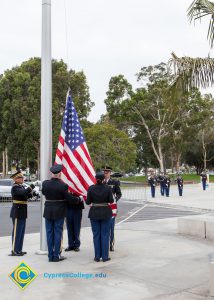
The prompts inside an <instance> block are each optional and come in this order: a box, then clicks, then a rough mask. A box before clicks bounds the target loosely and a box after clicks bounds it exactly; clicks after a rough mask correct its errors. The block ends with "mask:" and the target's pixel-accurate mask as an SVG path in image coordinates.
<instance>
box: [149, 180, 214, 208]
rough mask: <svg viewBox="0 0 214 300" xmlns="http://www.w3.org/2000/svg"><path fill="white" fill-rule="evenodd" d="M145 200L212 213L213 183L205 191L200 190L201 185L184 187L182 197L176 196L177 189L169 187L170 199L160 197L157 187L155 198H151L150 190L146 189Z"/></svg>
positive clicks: (213, 201)
mask: <svg viewBox="0 0 214 300" xmlns="http://www.w3.org/2000/svg"><path fill="white" fill-rule="evenodd" d="M147 200H148V201H149V202H152V203H157V204H161V205H166V204H169V205H173V206H182V207H186V208H193V209H194V208H195V209H203V210H208V211H212V210H213V211H214V183H211V184H209V186H208V188H207V190H205V191H203V190H202V186H201V184H187V185H184V189H183V196H182V197H180V196H179V195H178V188H177V186H175V185H172V186H171V187H170V197H165V196H161V195H160V191H159V186H157V187H156V197H155V198H151V196H150V189H149V188H147Z"/></svg>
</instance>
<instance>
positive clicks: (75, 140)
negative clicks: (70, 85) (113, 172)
mask: <svg viewBox="0 0 214 300" xmlns="http://www.w3.org/2000/svg"><path fill="white" fill-rule="evenodd" d="M55 163H57V164H61V165H62V166H63V168H62V175H61V179H62V180H63V181H64V182H65V183H67V185H68V186H69V190H70V191H71V192H73V193H75V194H76V195H77V196H80V195H81V196H84V198H85V197H86V195H87V190H88V188H89V186H91V185H92V184H94V183H95V182H96V180H95V171H94V167H93V164H92V161H91V157H90V154H89V152H88V148H87V145H86V142H85V138H84V135H83V131H82V128H81V125H80V122H79V118H78V115H77V112H76V109H75V107H74V103H73V101H72V97H71V94H70V92H68V94H67V98H66V107H65V111H64V116H63V122H62V129H61V133H60V136H59V143H58V148H57V151H56V159H55Z"/></svg>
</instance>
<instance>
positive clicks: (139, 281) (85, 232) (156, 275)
mask: <svg viewBox="0 0 214 300" xmlns="http://www.w3.org/2000/svg"><path fill="white" fill-rule="evenodd" d="M188 189H189V190H188ZM191 191H192V193H193V195H192V193H191ZM175 192H176V190H175ZM173 193H174V192H173V191H172V195H173ZM187 193H188V194H189V195H188V196H187ZM185 194H186V196H185V197H183V198H182V199H181V198H178V199H176V196H174V197H173V196H171V197H170V198H168V199H167V198H164V200H163V198H160V199H158V197H157V198H155V201H156V203H159V202H160V201H162V202H163V201H165V203H166V204H168V205H172V204H173V205H174V204H175V205H176V206H177V205H178V204H179V202H178V201H180V202H181V201H182V206H183V205H185V206H186V207H188V205H189V206H190V207H192V206H193V207H197V208H199V209H200V208H205V209H212V201H213V203H214V196H213V195H214V194H213V187H211V188H210V190H209V191H206V192H205V193H204V194H203V193H202V195H203V197H202V196H201V192H200V191H199V189H198V191H197V192H196V193H195V186H194V189H191V187H186V188H185ZM199 194H200V195H199ZM194 195H198V198H197V199H196V202H197V205H196V204H195V202H194ZM212 197H213V200H212ZM162 202H160V203H162ZM200 203H201V204H200ZM205 204H206V205H205ZM28 222H30V220H28ZM64 236H65V242H64V245H65V246H66V245H67V243H66V232H65V233H64ZM81 240H82V245H81V251H80V252H78V253H75V252H68V253H66V254H65V256H67V258H68V259H67V260H65V261H63V262H59V263H49V262H48V260H47V256H38V255H36V254H35V251H36V250H37V249H38V247H39V234H29V235H26V237H25V242H24V246H25V247H24V250H26V251H27V252H28V254H27V255H26V256H23V257H21V258H19V257H9V256H8V253H9V252H10V249H11V238H10V237H3V238H0V297H1V299H2V300H7V299H8V300H10V299H11V300H12V299H16V298H19V299H24V300H25V299H26V300H27V299H28V300H29V299H37V300H38V299H47V300H49V299H52V300H55V299H56V300H58V299H59V300H60V299H61V300H62V299H73V300H79V299H83V300H92V299H93V300H94V299H95V298H96V299H101V300H106V299H112V300H114V299H123V300H142V299H178V300H182V299H184V300H191V299H213V298H212V297H209V274H210V273H209V260H208V255H209V254H210V253H212V252H214V242H213V241H209V240H205V239H203V240H202V239H197V238H191V237H185V236H182V235H179V234H178V233H177V218H168V219H162V220H152V221H139V222H124V223H121V224H119V225H118V226H117V228H116V251H115V252H112V253H110V256H111V258H112V260H111V261H109V262H105V263H103V262H99V263H95V262H94V261H93V257H94V253H93V242H92V234H91V229H90V228H83V229H82V233H81ZM22 260H23V261H24V262H25V263H27V264H28V265H29V266H30V267H32V269H33V270H34V271H36V272H37V273H38V277H37V278H36V279H35V280H34V281H33V282H32V283H31V284H30V285H29V286H28V287H27V288H26V289H25V290H24V291H22V290H20V289H19V288H18V287H17V286H16V285H15V284H14V282H12V280H11V279H10V278H9V277H8V274H9V273H10V272H12V271H13V269H14V268H15V267H16V266H17V265H18V264H19V263H20V262H21V261H22ZM55 273H66V274H67V275H68V274H69V273H73V275H72V274H70V276H75V275H74V273H76V276H79V277H80V275H81V274H85V273H90V274H91V273H92V274H95V273H97V274H98V276H105V274H106V276H107V277H103V278H100V277H98V278H90V279H85V278H55V279H48V278H46V276H54V275H55ZM51 274H54V275H51ZM55 276H56V275H55ZM58 276H59V275H58ZM64 276H65V275H64ZM81 276H83V275H81Z"/></svg>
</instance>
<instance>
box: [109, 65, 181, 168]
mask: <svg viewBox="0 0 214 300" xmlns="http://www.w3.org/2000/svg"><path fill="white" fill-rule="evenodd" d="M137 75H138V81H141V82H145V83H146V84H145V87H142V88H138V89H136V91H135V92H134V91H133V90H132V87H131V85H130V84H129V83H128V81H127V80H126V79H125V78H124V77H123V76H122V75H119V76H116V77H112V78H111V80H110V82H109V91H108V92H107V99H106V100H105V103H106V106H107V112H108V113H109V117H110V118H111V119H112V120H116V121H117V122H118V123H123V124H126V125H127V126H134V128H139V130H142V128H144V129H145V131H146V134H147V136H148V139H149V142H150V145H151V148H152V150H153V153H154V155H155V157H156V159H157V161H158V163H159V166H160V169H161V170H162V171H163V170H164V153H163V149H164V144H165V142H166V138H167V137H168V135H169V130H170V128H173V126H174V124H175V122H176V121H177V120H178V119H179V118H180V117H181V113H182V109H181V105H180V99H179V98H178V95H176V97H175V95H174V91H173V90H172V89H170V85H169V83H170V81H171V80H172V78H171V75H170V74H169V73H168V70H167V67H166V64H164V63H161V64H159V65H156V66H149V67H144V68H142V69H141V71H140V72H139V73H138V74H137Z"/></svg>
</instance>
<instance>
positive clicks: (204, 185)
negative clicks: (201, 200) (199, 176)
mask: <svg viewBox="0 0 214 300" xmlns="http://www.w3.org/2000/svg"><path fill="white" fill-rule="evenodd" d="M202 187H203V190H204V191H205V190H206V181H203V180H202Z"/></svg>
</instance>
